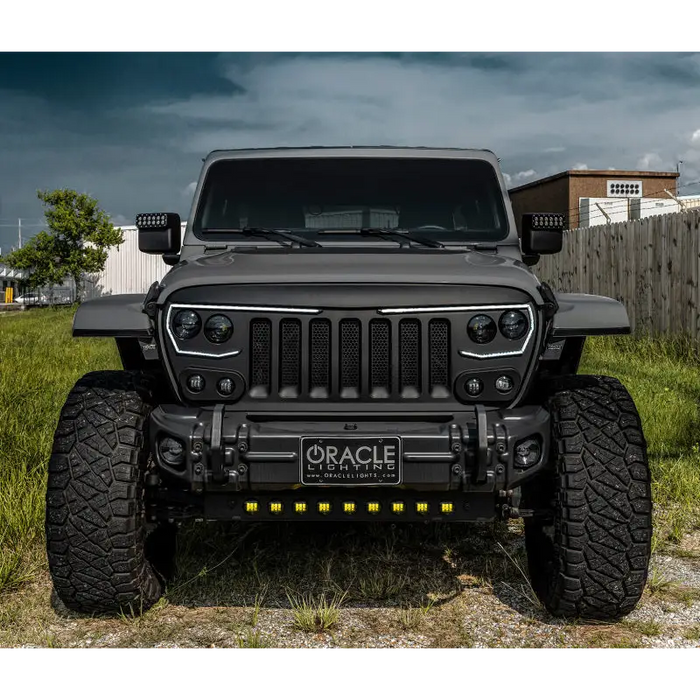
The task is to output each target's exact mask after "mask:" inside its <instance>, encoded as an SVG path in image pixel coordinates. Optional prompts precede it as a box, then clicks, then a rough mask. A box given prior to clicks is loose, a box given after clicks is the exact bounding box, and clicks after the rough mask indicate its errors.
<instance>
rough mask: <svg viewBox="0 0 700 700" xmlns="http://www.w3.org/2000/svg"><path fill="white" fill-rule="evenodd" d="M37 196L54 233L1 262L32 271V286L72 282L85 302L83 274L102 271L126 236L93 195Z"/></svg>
mask: <svg viewBox="0 0 700 700" xmlns="http://www.w3.org/2000/svg"><path fill="white" fill-rule="evenodd" d="M37 196H38V197H39V199H40V200H41V201H42V202H43V205H44V209H45V216H46V223H47V224H48V229H49V231H48V232H46V231H42V232H41V233H39V234H38V235H36V236H35V237H34V238H32V239H30V240H29V241H28V242H27V243H26V244H25V245H24V247H22V248H20V249H19V250H14V251H12V252H11V253H8V254H7V255H4V256H3V257H2V258H0V262H2V263H3V264H4V265H7V266H8V267H10V268H12V269H14V270H22V271H23V272H26V273H27V278H26V279H27V283H28V285H29V286H30V287H43V286H54V285H60V284H63V282H64V280H66V279H67V278H69V277H70V278H71V279H72V280H73V281H74V282H75V294H76V300H77V301H80V298H81V294H82V289H83V285H82V276H83V274H91V273H95V272H102V271H103V270H104V267H105V263H106V262H107V255H108V254H109V249H110V248H111V247H112V246H115V245H119V244H121V243H123V242H124V237H123V236H122V233H121V231H120V230H119V229H118V228H115V227H114V226H112V224H111V223H110V221H109V216H108V215H107V214H106V213H105V212H104V211H103V210H102V209H100V207H99V206H98V204H97V200H96V199H94V198H93V197H90V196H89V195H87V194H79V193H78V192H75V191H74V190H65V189H64V190H53V191H52V192H42V191H39V192H37Z"/></svg>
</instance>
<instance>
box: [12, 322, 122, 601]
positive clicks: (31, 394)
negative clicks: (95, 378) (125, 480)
mask: <svg viewBox="0 0 700 700" xmlns="http://www.w3.org/2000/svg"><path fill="white" fill-rule="evenodd" d="M73 313H74V309H60V310H53V309H40V310H39V309H37V310H33V311H27V312H25V313H19V314H12V315H8V316H2V317H0V593H2V592H4V591H8V590H13V589H15V588H17V587H18V586H20V585H21V584H22V583H24V582H26V581H28V580H30V579H32V578H33V576H34V574H35V573H36V571H37V569H39V568H41V567H43V566H44V564H43V524H44V489H45V475H46V464H47V460H48V456H49V453H50V451H51V443H52V440H53V432H54V429H55V427H56V421H57V419H58V413H59V411H60V409H61V406H62V405H63V402H64V401H65V398H66V394H67V393H68V391H69V390H70V388H71V387H72V386H73V384H74V383H75V381H76V380H77V379H78V378H79V377H80V376H82V375H83V374H85V373H86V372H89V371H91V370H94V369H109V368H115V367H119V366H120V365H119V358H118V354H117V351H116V347H115V344H114V341H110V340H102V339H99V340H95V339H89V340H88V339H86V340H75V339H73V338H72V337H71V334H70V329H71V322H72V317H73Z"/></svg>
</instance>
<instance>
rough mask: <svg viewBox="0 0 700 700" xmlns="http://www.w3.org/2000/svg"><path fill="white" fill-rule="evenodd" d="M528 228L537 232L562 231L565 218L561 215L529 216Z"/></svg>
mask: <svg viewBox="0 0 700 700" xmlns="http://www.w3.org/2000/svg"><path fill="white" fill-rule="evenodd" d="M526 216H530V217H531V218H530V227H531V228H532V229H536V230H539V231H563V230H564V226H565V218H564V215H563V214H529V215H527V214H526Z"/></svg>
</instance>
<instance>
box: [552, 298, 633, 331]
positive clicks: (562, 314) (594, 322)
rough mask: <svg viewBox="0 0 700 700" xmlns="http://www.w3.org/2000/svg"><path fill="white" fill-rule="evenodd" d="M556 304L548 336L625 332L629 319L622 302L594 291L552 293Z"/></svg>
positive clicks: (628, 325)
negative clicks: (587, 292)
mask: <svg viewBox="0 0 700 700" xmlns="http://www.w3.org/2000/svg"><path fill="white" fill-rule="evenodd" d="M555 297H556V300H557V304H558V306H559V308H558V309H557V312H556V314H555V315H554V318H553V320H552V330H551V333H550V338H552V339H554V340H556V339H559V338H571V337H585V336H590V335H628V334H629V333H630V332H631V328H630V321H629V317H628V315H627V309H625V306H624V304H622V302H619V301H617V300H616V299H611V298H610V297H603V296H597V295H595V294H569V293H556V294H555Z"/></svg>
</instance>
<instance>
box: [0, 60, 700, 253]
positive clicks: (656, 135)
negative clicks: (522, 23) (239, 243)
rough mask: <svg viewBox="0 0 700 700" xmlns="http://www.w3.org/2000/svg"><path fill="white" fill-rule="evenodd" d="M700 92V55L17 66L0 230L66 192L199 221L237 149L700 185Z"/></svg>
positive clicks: (7, 78)
mask: <svg viewBox="0 0 700 700" xmlns="http://www.w3.org/2000/svg"><path fill="white" fill-rule="evenodd" d="M699 81H700V58H699V56H698V54H633V53H624V54H604V53H597V54H595V53H594V54H591V53H587V54H554V53H547V54H534V53H533V54H511V53H480V54H474V53H454V54H435V53H419V54H412V53H404V54H340V53H339V54H328V53H317V54H303V53H285V54H269V53H256V54H234V55H216V54H0V153H1V154H2V157H1V158H0V206H1V209H0V224H10V223H12V221H11V220H12V219H16V218H17V217H19V216H22V217H25V218H26V219H27V222H26V223H29V220H30V219H31V220H33V221H34V223H36V221H37V220H38V219H39V218H40V216H41V208H40V206H39V205H38V201H37V200H36V194H35V192H36V190H37V189H39V188H41V189H45V188H54V187H72V188H76V189H79V190H83V191H88V192H91V193H92V194H93V195H94V196H96V197H98V199H99V200H100V202H101V203H102V205H103V206H104V207H105V208H106V209H107V210H108V211H109V212H110V213H111V214H112V215H113V216H115V217H116V218H117V219H118V220H119V221H130V220H132V218H133V216H134V214H135V213H136V212H137V211H139V210H143V209H161V208H167V209H174V210H178V211H180V213H181V214H183V215H186V214H187V213H188V207H189V197H190V196H191V182H192V181H193V180H195V179H196V177H197V175H198V173H199V168H200V166H201V158H202V157H203V156H204V155H206V153H207V152H208V151H209V150H212V149H214V148H226V147H252V146H270V145H309V144H320V145H329V144H379V143H384V144H407V145H446V146H477V147H487V148H491V149H493V150H494V151H496V153H497V154H498V155H499V156H500V157H501V158H502V164H503V167H504V170H505V171H506V173H507V174H508V176H509V179H510V181H511V182H512V183H514V184H515V183H517V184H519V183H521V182H526V181H527V180H530V179H535V178H537V177H542V176H545V175H547V174H551V173H553V172H557V171H558V170H563V169H566V168H571V167H590V168H608V167H616V168H635V167H649V168H652V169H667V168H673V169H675V165H676V162H677V161H678V160H679V159H680V160H683V161H684V164H683V175H684V181H686V182H690V181H691V180H700V132H699V131H698V130H700V106H699V105H698V103H697V99H696V98H695V93H696V92H697V85H698V84H699ZM688 88H695V90H693V89H688ZM696 132H698V134H696ZM693 134H696V136H695V138H694V139H693ZM25 230H26V229H25ZM34 231H36V229H34ZM14 240H16V232H15V231H14V229H10V228H3V227H0V245H2V246H3V247H6V246H7V245H8V243H11V242H14Z"/></svg>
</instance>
